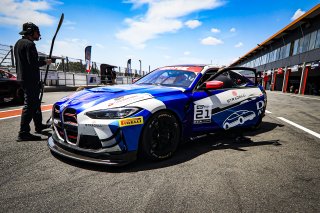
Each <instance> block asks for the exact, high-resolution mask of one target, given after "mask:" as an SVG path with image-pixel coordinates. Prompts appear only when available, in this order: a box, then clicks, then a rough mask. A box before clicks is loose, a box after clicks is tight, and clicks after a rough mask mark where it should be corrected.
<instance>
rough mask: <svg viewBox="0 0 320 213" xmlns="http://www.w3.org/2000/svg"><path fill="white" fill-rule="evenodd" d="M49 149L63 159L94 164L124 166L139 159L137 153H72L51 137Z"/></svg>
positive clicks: (76, 151)
mask: <svg viewBox="0 0 320 213" xmlns="http://www.w3.org/2000/svg"><path fill="white" fill-rule="evenodd" d="M48 147H49V149H50V150H51V151H52V152H54V153H56V154H58V155H61V156H63V157H66V158H69V159H72V160H76V161H81V162H87V163H93V164H102V165H109V166H124V165H126V164H129V163H131V162H133V161H135V160H136V159H137V152H136V151H132V152H127V153H124V154H117V155H111V154H108V153H100V154H98V155H97V154H96V153H95V154H92V153H91V152H85V151H82V153H83V154H81V152H79V151H78V150H74V152H72V150H71V149H68V150H66V149H64V148H63V147H61V146H59V145H58V142H56V141H55V140H54V139H53V138H52V137H49V139H48Z"/></svg>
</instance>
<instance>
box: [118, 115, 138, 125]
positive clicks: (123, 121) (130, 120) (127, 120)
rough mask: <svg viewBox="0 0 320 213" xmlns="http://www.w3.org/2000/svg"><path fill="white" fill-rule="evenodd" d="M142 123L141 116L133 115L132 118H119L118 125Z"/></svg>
mask: <svg viewBox="0 0 320 213" xmlns="http://www.w3.org/2000/svg"><path fill="white" fill-rule="evenodd" d="M139 124H143V117H142V116H140V117H134V118H125V119H121V120H119V126H121V127H122V126H134V125H139Z"/></svg>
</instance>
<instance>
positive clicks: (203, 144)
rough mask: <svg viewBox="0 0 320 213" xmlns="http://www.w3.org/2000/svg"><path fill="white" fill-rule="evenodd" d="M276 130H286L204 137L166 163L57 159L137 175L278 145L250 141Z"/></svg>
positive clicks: (269, 128)
mask: <svg viewBox="0 0 320 213" xmlns="http://www.w3.org/2000/svg"><path fill="white" fill-rule="evenodd" d="M276 127H283V125H281V124H277V123H270V122H263V123H262V125H261V128H260V129H259V130H255V131H252V130H249V129H245V130H243V129H241V130H232V131H231V130H230V131H224V132H219V133H215V134H209V135H206V136H201V137H199V138H196V139H194V140H191V141H188V142H186V143H184V144H182V145H181V146H180V147H179V149H178V150H177V151H176V153H175V154H174V156H173V157H172V158H170V159H167V160H164V161H157V162H154V161H148V160H146V159H138V160H137V161H136V162H133V163H131V164H129V165H126V166H123V167H109V166H102V165H95V164H90V163H83V162H78V161H74V160H70V159H67V158H65V157H61V156H58V155H56V154H54V156H55V157H56V158H57V159H59V160H61V161H62V162H64V163H67V164H70V165H72V166H76V167H79V168H83V169H88V170H94V171H101V172H113V173H121V172H138V171H145V170H153V169H159V168H164V167H170V166H173V165H177V164H181V163H184V162H187V161H190V160H192V159H194V158H196V157H198V156H200V155H203V154H205V153H207V152H211V151H214V150H221V149H233V150H237V151H250V150H247V149H245V148H248V147H253V146H279V145H281V143H280V142H279V140H278V139H275V140H269V141H255V142H253V141H252V140H251V139H250V136H255V135H259V134H262V133H266V132H269V131H272V130H273V129H275V128H276Z"/></svg>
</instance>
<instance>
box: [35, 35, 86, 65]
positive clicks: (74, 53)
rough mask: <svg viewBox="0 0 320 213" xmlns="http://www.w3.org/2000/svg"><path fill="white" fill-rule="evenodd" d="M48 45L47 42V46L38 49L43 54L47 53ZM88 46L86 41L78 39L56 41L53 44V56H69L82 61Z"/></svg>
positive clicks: (49, 42) (48, 42)
mask: <svg viewBox="0 0 320 213" xmlns="http://www.w3.org/2000/svg"><path fill="white" fill-rule="evenodd" d="M50 44H51V41H49V40H48V41H47V44H45V45H42V46H41V47H40V48H41V49H43V50H44V52H49V50H50ZM88 45H90V44H89V42H88V41H87V40H85V39H79V38H71V39H70V38H67V39H64V40H56V41H55V43H54V53H53V54H54V55H56V56H69V57H72V58H77V59H84V49H85V48H86V46H88ZM40 48H39V49H40ZM71 60H72V59H71Z"/></svg>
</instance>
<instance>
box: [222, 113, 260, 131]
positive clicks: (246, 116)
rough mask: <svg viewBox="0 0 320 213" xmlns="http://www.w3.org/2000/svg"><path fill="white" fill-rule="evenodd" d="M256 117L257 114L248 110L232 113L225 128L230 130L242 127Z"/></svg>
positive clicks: (224, 124)
mask: <svg viewBox="0 0 320 213" xmlns="http://www.w3.org/2000/svg"><path fill="white" fill-rule="evenodd" d="M255 117H256V114H255V113H254V112H253V111H248V110H239V111H236V112H234V113H232V114H231V115H230V116H229V117H228V118H227V119H226V120H225V121H224V122H223V128H224V129H226V130H227V129H230V128H232V127H235V126H238V125H242V124H244V123H245V122H246V121H249V120H252V119H254V118H255Z"/></svg>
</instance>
